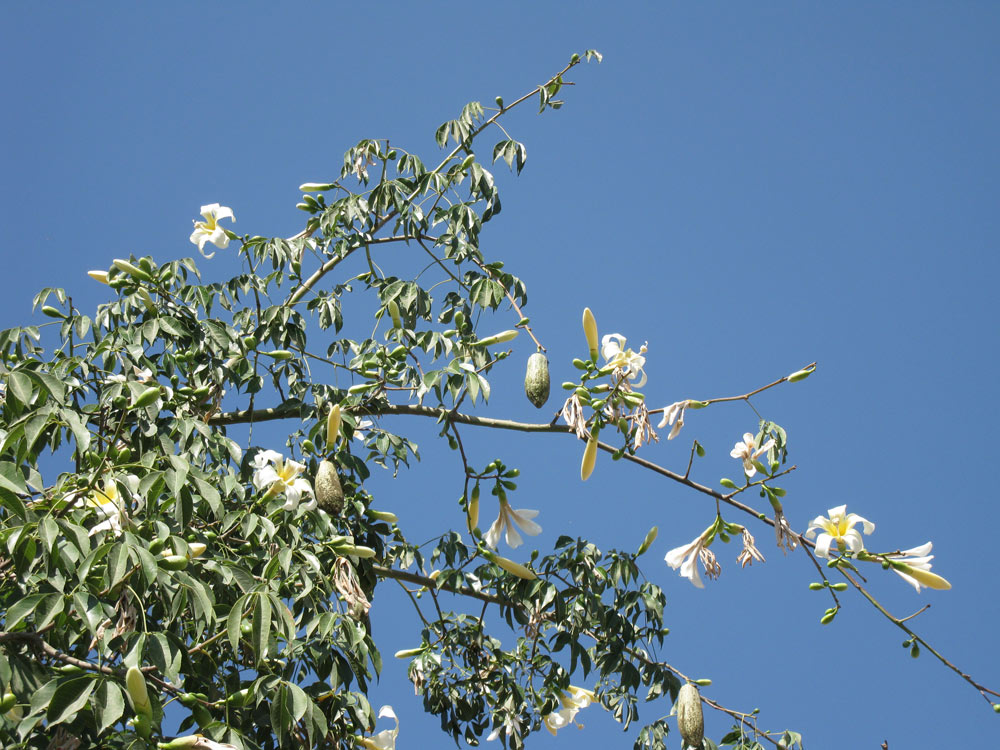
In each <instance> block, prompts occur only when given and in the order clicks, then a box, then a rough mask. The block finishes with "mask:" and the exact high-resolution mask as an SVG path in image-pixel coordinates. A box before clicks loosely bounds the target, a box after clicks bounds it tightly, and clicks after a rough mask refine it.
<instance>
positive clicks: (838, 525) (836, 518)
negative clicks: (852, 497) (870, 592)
mask: <svg viewBox="0 0 1000 750" xmlns="http://www.w3.org/2000/svg"><path fill="white" fill-rule="evenodd" d="M846 510H847V506H846V505H838V506H837V507H836V508H830V510H828V511H827V513H829V514H830V515H829V517H825V516H816V518H814V519H813V520H812V521H810V523H809V528H808V529H806V536H807V537H808V538H809V539H812V538H813V536H815V534H816V532H817V531H822V532H823V533H822V534H820V535H819V537H818V538H817V539H816V554H817V555H819V556H820V557H829V556H830V547H831V545H832V544H833V543H834V542H836V543H837V549H838V550H840V551H845V550H848V549H849V550H850V551H851V552H852V553H855V554H857V553H858V552H861V551H862V550H863V549H864V548H865V543H864V540H863V539H862V538H861V532H859V531H858V530H857V529H855V528H854V525H855V524H856V523H861V524H862V528H863V529H864V531H865V533H866V534H871V533H872V532H873V531H875V524H873V523H872V522H871V521H869V520H867V519H865V518H862V517H861V516H859V515H857V514H855V513H846V512H845V511H846Z"/></svg>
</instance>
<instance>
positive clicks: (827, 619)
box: [819, 612, 837, 625]
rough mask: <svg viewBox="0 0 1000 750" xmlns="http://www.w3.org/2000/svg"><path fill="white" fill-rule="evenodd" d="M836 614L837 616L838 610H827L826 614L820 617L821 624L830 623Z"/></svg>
mask: <svg viewBox="0 0 1000 750" xmlns="http://www.w3.org/2000/svg"><path fill="white" fill-rule="evenodd" d="M836 616H837V613H836V612H827V613H826V614H825V615H823V616H822V617H821V618H819V624H820V625H829V624H830V623H831V622H833V618H834V617H836Z"/></svg>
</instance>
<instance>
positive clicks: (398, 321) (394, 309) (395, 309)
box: [386, 299, 403, 328]
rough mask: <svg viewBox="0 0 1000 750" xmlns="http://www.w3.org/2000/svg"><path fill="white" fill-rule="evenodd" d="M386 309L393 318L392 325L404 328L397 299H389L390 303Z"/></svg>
mask: <svg viewBox="0 0 1000 750" xmlns="http://www.w3.org/2000/svg"><path fill="white" fill-rule="evenodd" d="M386 309H388V310H389V317H390V318H392V327H393V328H402V327H403V320H402V318H400V317H399V305H397V304H396V300H394V299H391V300H389V304H388V305H386Z"/></svg>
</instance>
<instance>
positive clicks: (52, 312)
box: [42, 305, 66, 320]
mask: <svg viewBox="0 0 1000 750" xmlns="http://www.w3.org/2000/svg"><path fill="white" fill-rule="evenodd" d="M42 312H43V313H45V314H46V315H48V316H49V317H50V318H59V320H64V319H65V318H66V316H65V315H63V314H62V313H61V312H60V311H59V310H57V309H56V308H54V307H52V305H42Z"/></svg>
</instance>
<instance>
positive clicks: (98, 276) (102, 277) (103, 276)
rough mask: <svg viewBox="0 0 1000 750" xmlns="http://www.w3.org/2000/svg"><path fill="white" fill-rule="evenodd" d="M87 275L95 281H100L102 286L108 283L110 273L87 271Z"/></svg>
mask: <svg viewBox="0 0 1000 750" xmlns="http://www.w3.org/2000/svg"><path fill="white" fill-rule="evenodd" d="M87 275H88V276H89V277H90V278H92V279H93V280H94V281H99V282H101V283H102V284H107V283H108V272H107V271H87Z"/></svg>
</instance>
